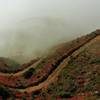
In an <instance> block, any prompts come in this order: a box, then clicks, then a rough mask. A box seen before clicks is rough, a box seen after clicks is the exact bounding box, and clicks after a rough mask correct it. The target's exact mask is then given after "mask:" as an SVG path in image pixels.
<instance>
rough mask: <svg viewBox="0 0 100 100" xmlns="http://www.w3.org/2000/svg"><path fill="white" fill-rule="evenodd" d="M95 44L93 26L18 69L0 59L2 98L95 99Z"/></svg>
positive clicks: (98, 34)
mask: <svg viewBox="0 0 100 100" xmlns="http://www.w3.org/2000/svg"><path fill="white" fill-rule="evenodd" d="M99 44H100V30H96V31H95V32H92V33H91V34H88V35H86V36H83V37H80V38H78V39H76V40H73V41H71V42H68V43H64V44H62V45H60V46H59V47H58V48H57V49H56V50H54V52H53V53H52V54H49V55H47V56H46V57H45V58H41V59H40V60H39V61H37V60H33V61H31V62H29V63H26V64H23V65H22V66H20V68H19V69H17V68H15V70H13V71H12V70H9V68H11V66H8V65H7V64H6V63H5V62H0V65H1V66H2V67H1V69H2V70H1V69H0V71H1V72H0V97H1V98H2V100H6V99H7V98H8V99H11V98H12V99H14V100H15V99H16V100H88V99H89V100H99V99H98V98H99V97H100V90H99V89H100V84H99V83H100V81H99V79H100V77H99V75H100V73H99V70H100V45H99ZM12 67H13V66H12ZM3 68H4V70H5V69H6V72H5V71H3ZM1 91H2V92H1Z"/></svg>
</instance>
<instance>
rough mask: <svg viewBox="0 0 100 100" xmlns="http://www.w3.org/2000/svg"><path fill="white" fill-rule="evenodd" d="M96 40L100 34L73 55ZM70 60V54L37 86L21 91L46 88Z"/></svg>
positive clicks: (21, 90) (99, 37)
mask: <svg viewBox="0 0 100 100" xmlns="http://www.w3.org/2000/svg"><path fill="white" fill-rule="evenodd" d="M95 41H100V36H97V37H96V38H94V39H93V40H91V41H90V42H89V43H87V44H85V45H84V46H83V47H81V48H80V49H78V50H76V51H75V52H74V53H72V56H74V57H75V56H77V55H78V54H80V52H82V51H83V50H84V49H85V48H86V47H88V46H89V45H91V44H92V43H94V42H95ZM69 60H70V56H69V57H68V58H66V59H65V60H64V61H63V62H62V63H61V64H60V65H59V66H58V67H57V68H56V69H55V70H54V72H53V73H52V74H50V75H49V77H48V78H47V80H46V81H44V82H42V83H40V84H39V85H37V86H33V87H29V88H26V89H19V90H20V92H26V91H27V92H28V93H31V92H33V91H37V90H40V89H42V88H45V87H46V86H48V85H49V84H51V83H52V82H54V80H55V79H56V78H57V76H58V75H59V74H60V72H61V71H62V69H63V68H64V67H65V66H67V64H68V62H69Z"/></svg>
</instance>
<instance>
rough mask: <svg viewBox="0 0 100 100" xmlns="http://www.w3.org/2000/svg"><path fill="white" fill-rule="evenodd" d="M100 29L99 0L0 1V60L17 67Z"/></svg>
mask: <svg viewBox="0 0 100 100" xmlns="http://www.w3.org/2000/svg"><path fill="white" fill-rule="evenodd" d="M99 28H100V0H0V57H9V58H11V59H14V60H16V61H19V62H20V63H23V62H25V61H26V60H30V59H32V58H35V57H37V56H41V55H42V54H43V53H45V51H47V50H49V49H48V48H51V47H53V46H55V45H57V44H59V43H62V42H65V41H69V40H72V39H74V38H76V37H79V36H81V35H84V34H87V33H90V32H92V31H94V30H96V29H99Z"/></svg>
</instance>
